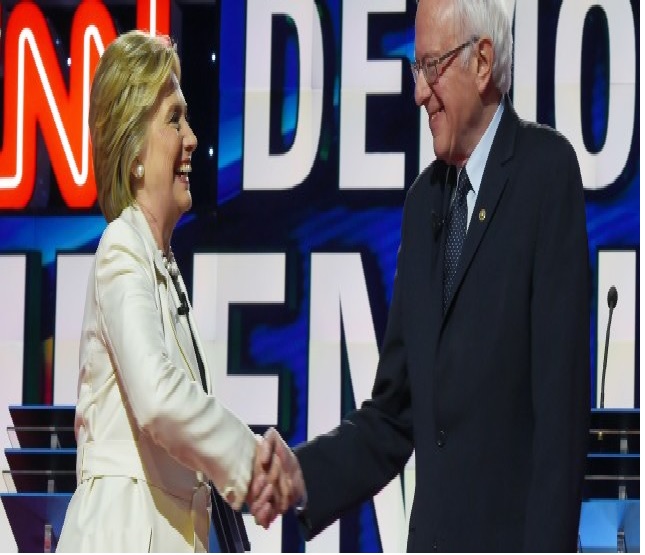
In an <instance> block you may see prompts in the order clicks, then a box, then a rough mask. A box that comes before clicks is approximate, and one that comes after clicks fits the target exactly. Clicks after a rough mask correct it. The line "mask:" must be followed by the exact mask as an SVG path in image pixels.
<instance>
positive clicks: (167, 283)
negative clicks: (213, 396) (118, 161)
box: [122, 206, 208, 383]
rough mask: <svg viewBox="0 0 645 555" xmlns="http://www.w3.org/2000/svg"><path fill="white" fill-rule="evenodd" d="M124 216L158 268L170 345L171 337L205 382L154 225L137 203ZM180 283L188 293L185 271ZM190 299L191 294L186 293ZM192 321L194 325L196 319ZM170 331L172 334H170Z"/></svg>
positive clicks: (160, 299) (190, 370) (159, 298)
mask: <svg viewBox="0 0 645 555" xmlns="http://www.w3.org/2000/svg"><path fill="white" fill-rule="evenodd" d="M122 217H123V218H124V219H125V220H127V221H128V222H129V223H130V224H131V225H133V226H134V227H135V228H136V229H137V230H139V233H141V236H142V238H143V240H144V243H145V244H146V248H147V250H148V254H149V256H150V263H151V265H152V267H153V269H154V270H155V272H156V277H157V301H158V302H159V303H160V306H159V310H160V311H161V314H162V321H163V322H164V328H165V327H166V323H169V324H170V328H171V329H170V330H166V329H165V330H164V334H165V336H166V345H168V346H169V347H170V344H169V343H168V339H170V341H171V343H172V342H174V343H175V344H176V346H177V349H178V350H179V353H180V355H181V357H182V359H183V361H184V363H185V365H186V367H187V370H188V373H189V374H190V375H191V376H192V379H193V380H195V381H197V382H199V383H201V379H200V377H199V366H198V365H197V359H196V357H195V354H194V349H193V345H192V339H191V336H190V329H189V328H188V321H187V320H186V318H185V317H184V316H179V314H178V311H177V310H178V307H179V306H180V305H181V302H180V300H179V295H178V293H177V291H176V290H175V286H174V284H173V283H172V279H171V278H170V274H169V273H168V269H167V268H166V265H165V264H164V261H163V256H162V254H161V251H160V250H159V248H158V247H157V244H156V243H155V240H154V237H153V236H152V232H151V231H150V226H149V225H148V222H147V221H146V219H145V216H144V215H143V213H142V212H141V210H139V209H138V208H137V207H136V206H129V207H127V208H125V209H124V210H123V213H122ZM179 283H180V287H181V290H182V291H183V292H184V294H186V288H185V287H184V282H183V280H182V279H181V274H180V275H179ZM186 299H188V295H186ZM189 315H190V311H189ZM191 324H192V325H194V323H191ZM169 332H170V334H172V335H170V334H169ZM202 359H203V357H202ZM207 381H208V378H207Z"/></svg>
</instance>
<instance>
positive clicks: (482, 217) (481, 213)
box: [479, 208, 486, 222]
mask: <svg viewBox="0 0 645 555" xmlns="http://www.w3.org/2000/svg"><path fill="white" fill-rule="evenodd" d="M485 219H486V209H485V208H482V209H481V210H480V211H479V221H480V222H483V221H484V220H485Z"/></svg>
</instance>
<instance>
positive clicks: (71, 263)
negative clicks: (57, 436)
mask: <svg viewBox="0 0 645 555" xmlns="http://www.w3.org/2000/svg"><path fill="white" fill-rule="evenodd" d="M506 3H507V5H508V7H509V10H511V12H512V13H513V22H514V23H513V25H514V37H515V43H514V81H513V85H512V89H511V97H512V99H513V102H514V105H515V107H516V109H517V111H518V113H519V114H520V116H522V117H524V118H526V119H532V120H536V121H538V122H540V123H545V124H548V125H551V126H553V127H555V128H556V129H558V130H559V131H560V132H562V133H563V134H564V135H565V136H567V138H568V139H569V140H570V141H571V143H572V144H573V145H574V147H575V149H576V152H577V155H578V159H579V162H580V165H581V170H582V175H583V181H584V186H585V196H586V203H587V228H588V232H589V247H590V255H591V266H590V275H591V279H592V284H593V287H592V291H591V305H592V318H591V327H590V330H589V334H590V345H591V360H592V364H591V367H590V368H589V371H590V374H591V377H592V384H593V388H592V404H594V405H596V404H597V399H598V398H599V387H598V386H597V384H598V383H599V382H600V380H599V379H598V375H599V372H600V371H601V367H602V353H603V352H604V343H605V327H606V324H607V320H608V309H607V302H606V297H607V290H608V288H609V287H610V286H611V285H615V286H616V287H617V289H618V294H619V300H618V305H617V308H616V311H615V312H614V316H613V323H612V342H611V344H610V347H611V348H610V355H609V361H608V372H607V385H606V393H605V400H606V402H605V405H606V406H614V407H639V406H640V398H639V388H640V383H639V360H638V354H639V352H640V351H639V339H638V337H639V327H640V324H639V302H640V289H639V251H640V236H639V200H640V159H639V147H640V134H639V119H640V117H639V112H640V101H639V96H640V95H639V92H640V91H639V89H640V84H639V81H640V78H639V65H640V54H639V43H640V29H639V20H640V14H639V10H640V7H639V2H638V0H631V1H630V0H595V1H594V0H576V1H563V0H535V1H522V2H517V3H516V2H515V1H514V0H506ZM415 7H416V2H415V1H411V0H346V1H345V2H343V1H342V0H319V1H316V2H314V1H312V0H220V1H218V2H216V1H215V0H136V1H135V0H110V1H107V0H104V1H103V2H101V1H99V0H97V1H95V2H73V1H70V0H48V1H47V2H44V1H42V2H17V1H15V0H13V1H12V0H6V1H3V2H2V6H1V7H0V29H1V35H0V83H1V86H0V92H1V94H2V95H3V96H2V102H0V109H1V110H2V111H1V112H0V128H1V130H2V149H1V150H0V275H2V278H1V279H2V283H3V287H2V288H1V289H2V294H3V297H2V299H3V306H4V307H5V309H4V310H3V311H1V313H0V363H1V367H0V368H1V371H2V372H3V375H4V379H3V383H8V384H11V385H9V386H7V387H4V385H3V388H2V389H3V391H1V392H0V425H2V427H5V426H7V425H9V424H10V423H9V416H8V412H7V409H6V407H7V405H9V404H19V403H28V404H38V403H45V404H49V403H55V404H74V402H75V396H76V376H77V372H78V367H77V364H78V362H77V361H78V340H79V337H78V335H79V332H80V325H81V317H82V310H83V303H84V297H85V288H86V282H87V271H88V268H89V264H90V262H91V255H92V253H93V252H94V249H95V248H96V246H97V243H98V241H99V238H100V235H101V233H102V231H103V229H104V227H105V221H104V220H103V217H102V216H101V214H100V211H99V210H98V208H97V205H96V201H95V199H96V191H95V185H94V179H93V170H92V168H91V164H90V162H89V156H88V153H89V146H88V139H87V126H86V123H85V122H86V114H87V98H88V97H87V91H88V87H89V82H90V79H91V75H92V72H93V70H94V68H95V66H96V61H97V60H98V57H99V56H100V54H101V53H102V52H103V50H104V48H105V46H106V45H107V44H108V43H109V41H110V40H111V39H112V38H114V36H116V34H117V33H119V32H122V31H126V30H129V29H132V28H134V27H139V28H142V29H149V30H152V31H153V32H155V33H167V34H170V35H171V36H172V37H173V38H174V39H175V40H176V41H177V45H178V50H179V53H180V56H181V59H182V65H183V73H182V87H183V90H184V94H185V96H186V99H187V101H188V105H189V115H190V121H191V125H192V126H193V129H194V131H195V133H196V135H197V137H198V139H199V146H198V149H197V151H196V152H195V154H194V156H193V173H192V176H191V188H192V194H193V200H194V204H193V208H192V210H191V211H190V213H189V214H187V215H186V216H185V217H184V218H183V219H182V220H181V222H180V224H179V226H178V228H177V230H176V232H175V234H174V237H173V241H172V243H173V248H174V251H175V254H176V256H177V259H178V262H179V265H180V267H181V270H182V272H183V274H184V278H185V281H186V283H187V285H188V289H189V292H190V295H191V299H192V303H193V306H194V310H195V315H196V318H197V320H198V325H199V328H200V332H201V334H202V336H203V339H204V344H205V348H206V351H207V356H208V358H209V361H210V365H211V368H212V371H213V374H214V383H215V384H216V393H217V394H218V395H219V396H220V397H221V398H222V399H223V400H224V401H225V402H226V403H227V404H229V405H230V406H231V407H232V408H233V409H234V410H236V411H237V412H239V414H240V415H241V416H242V417H243V418H244V419H245V420H246V421H247V422H249V423H250V424H252V425H253V426H254V428H255V429H257V430H258V431H262V430H263V429H265V428H266V427H267V426H269V425H274V426H277V428H278V429H279V431H280V432H281V433H282V434H283V435H284V436H285V437H286V438H287V439H288V441H289V443H290V444H291V445H296V444H298V443H300V442H302V441H304V440H306V439H307V438H309V437H312V436H314V435H317V434H319V433H322V432H325V431H328V430H329V429H331V428H332V427H333V426H334V425H336V424H337V423H338V422H339V421H340V419H341V418H342V416H343V415H344V414H345V413H347V412H348V411H349V410H351V409H353V408H354V407H355V406H358V405H360V403H361V402H362V401H363V400H364V399H365V398H366V397H368V396H369V394H370V389H371V385H372V382H373V378H374V375H375V369H376V362H377V359H378V349H379V346H380V344H381V340H382V337H383V333H384V329H385V323H386V319H387V309H388V305H389V302H390V300H391V295H392V285H393V278H394V272H395V266H396V254H397V248H398V244H399V238H400V224H401V213H402V206H403V202H404V198H405V195H406V191H407V188H408V187H409V186H410V185H411V183H412V182H413V181H414V179H415V177H416V176H417V175H418V173H419V171H420V170H421V169H423V168H424V167H425V166H427V165H428V164H429V163H430V162H431V161H432V159H433V157H434V154H433V150H432V139H431V135H430V131H429V129H428V125H427V116H426V115H425V112H423V111H420V110H419V109H418V108H417V107H416V106H415V104H414V98H413V81H412V76H411V74H410V69H409V60H410V59H413V58H414V13H415ZM3 436H4V432H3ZM6 446H8V445H3V447H6ZM0 463H4V466H3V468H5V469H6V468H7V465H6V461H4V459H3V456H2V455H0ZM413 491H414V459H412V460H411V461H410V463H409V465H408V467H407V469H406V470H405V472H404V473H403V474H402V477H401V480H398V479H397V480H395V481H394V483H392V484H391V485H390V486H389V487H388V488H386V489H385V490H383V492H381V493H380V494H379V495H378V496H377V497H376V498H375V501H373V502H368V503H365V504H364V505H362V506H361V507H359V508H357V509H356V510H354V511H351V512H349V513H348V514H347V515H346V516H345V517H344V518H343V519H341V521H340V524H336V525H333V526H332V527H331V528H330V529H329V530H327V531H326V532H324V533H323V534H322V535H321V536H320V537H319V538H318V539H317V540H315V541H314V542H313V543H312V544H311V545H310V546H308V547H307V548H308V549H322V550H325V551H338V550H339V549H340V550H342V551H378V550H381V549H383V550H388V551H400V550H403V549H404V548H405V538H406V533H407V532H406V531H407V527H406V518H407V514H408V512H409V508H410V507H409V505H410V502H411V495H412V492H413ZM464 501H466V500H464ZM251 522H252V521H251V520H249V519H247V523H248V524H249V527H250V534H251V539H252V542H253V544H254V545H253V547H254V550H258V551H276V550H285V551H298V550H302V549H303V548H304V544H303V543H302V541H301V539H300V538H299V535H298V532H297V526H296V522H295V519H294V517H293V515H287V516H285V517H284V518H283V519H280V520H278V521H277V522H276V524H275V525H274V526H273V528H272V529H271V530H270V531H268V532H264V531H262V530H261V529H259V528H256V527H255V526H254V525H252V524H251ZM2 526H4V527H5V532H3V531H2V530H0V549H2V548H4V550H12V549H14V550H15V543H12V538H11V532H10V530H9V531H8V532H6V530H8V528H6V520H5V519H4V515H3V511H2V509H0V528H2ZM3 542H5V543H3Z"/></svg>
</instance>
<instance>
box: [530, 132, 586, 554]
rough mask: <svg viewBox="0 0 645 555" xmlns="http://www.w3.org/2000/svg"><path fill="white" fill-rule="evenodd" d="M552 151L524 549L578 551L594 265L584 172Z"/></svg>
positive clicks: (570, 157)
mask: <svg viewBox="0 0 645 555" xmlns="http://www.w3.org/2000/svg"><path fill="white" fill-rule="evenodd" d="M563 142H564V143H565V148H560V149H558V151H557V153H556V154H555V155H554V156H553V162H554V164H553V167H554V168H557V169H556V171H557V174H556V171H553V173H552V174H551V176H552V177H553V179H551V180H549V182H548V183H547V182H545V183H543V186H544V187H545V189H546V190H545V196H544V198H543V202H542V206H541V215H540V224H539V231H538V237H537V244H536V248H535V259H534V272H533V283H532V299H531V387H532V402H533V414H534V423H535V429H534V441H533V449H532V473H531V482H530V489H529V497H528V508H527V523H526V527H525V530H526V536H525V546H524V547H525V550H527V551H534V552H535V551H575V550H576V542H577V535H578V523H579V517H580V504H581V500H582V482H583V479H584V468H585V460H586V452H587V439H588V432H589V428H588V424H589V410H590V407H589V405H590V390H589V373H590V368H589V265H588V246H587V232H586V224H585V205H584V196H583V187H582V180H581V177H580V170H579V167H578V162H577V159H576V156H575V152H574V150H573V148H572V147H571V146H570V145H569V144H568V143H567V142H566V141H563Z"/></svg>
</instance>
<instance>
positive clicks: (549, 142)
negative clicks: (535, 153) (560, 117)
mask: <svg viewBox="0 0 645 555" xmlns="http://www.w3.org/2000/svg"><path fill="white" fill-rule="evenodd" d="M518 119H519V118H518ZM519 137H520V139H521V141H522V142H523V143H526V144H527V145H528V146H530V147H533V148H535V147H537V148H540V149H547V150H561V151H573V146H572V145H571V142H570V141H569V139H567V138H566V137H565V136H564V135H563V134H562V133H560V131H558V130H557V129H554V128H553V127H551V126H550V125H546V124H543V123H537V122H534V121H527V120H523V119H519Z"/></svg>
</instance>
